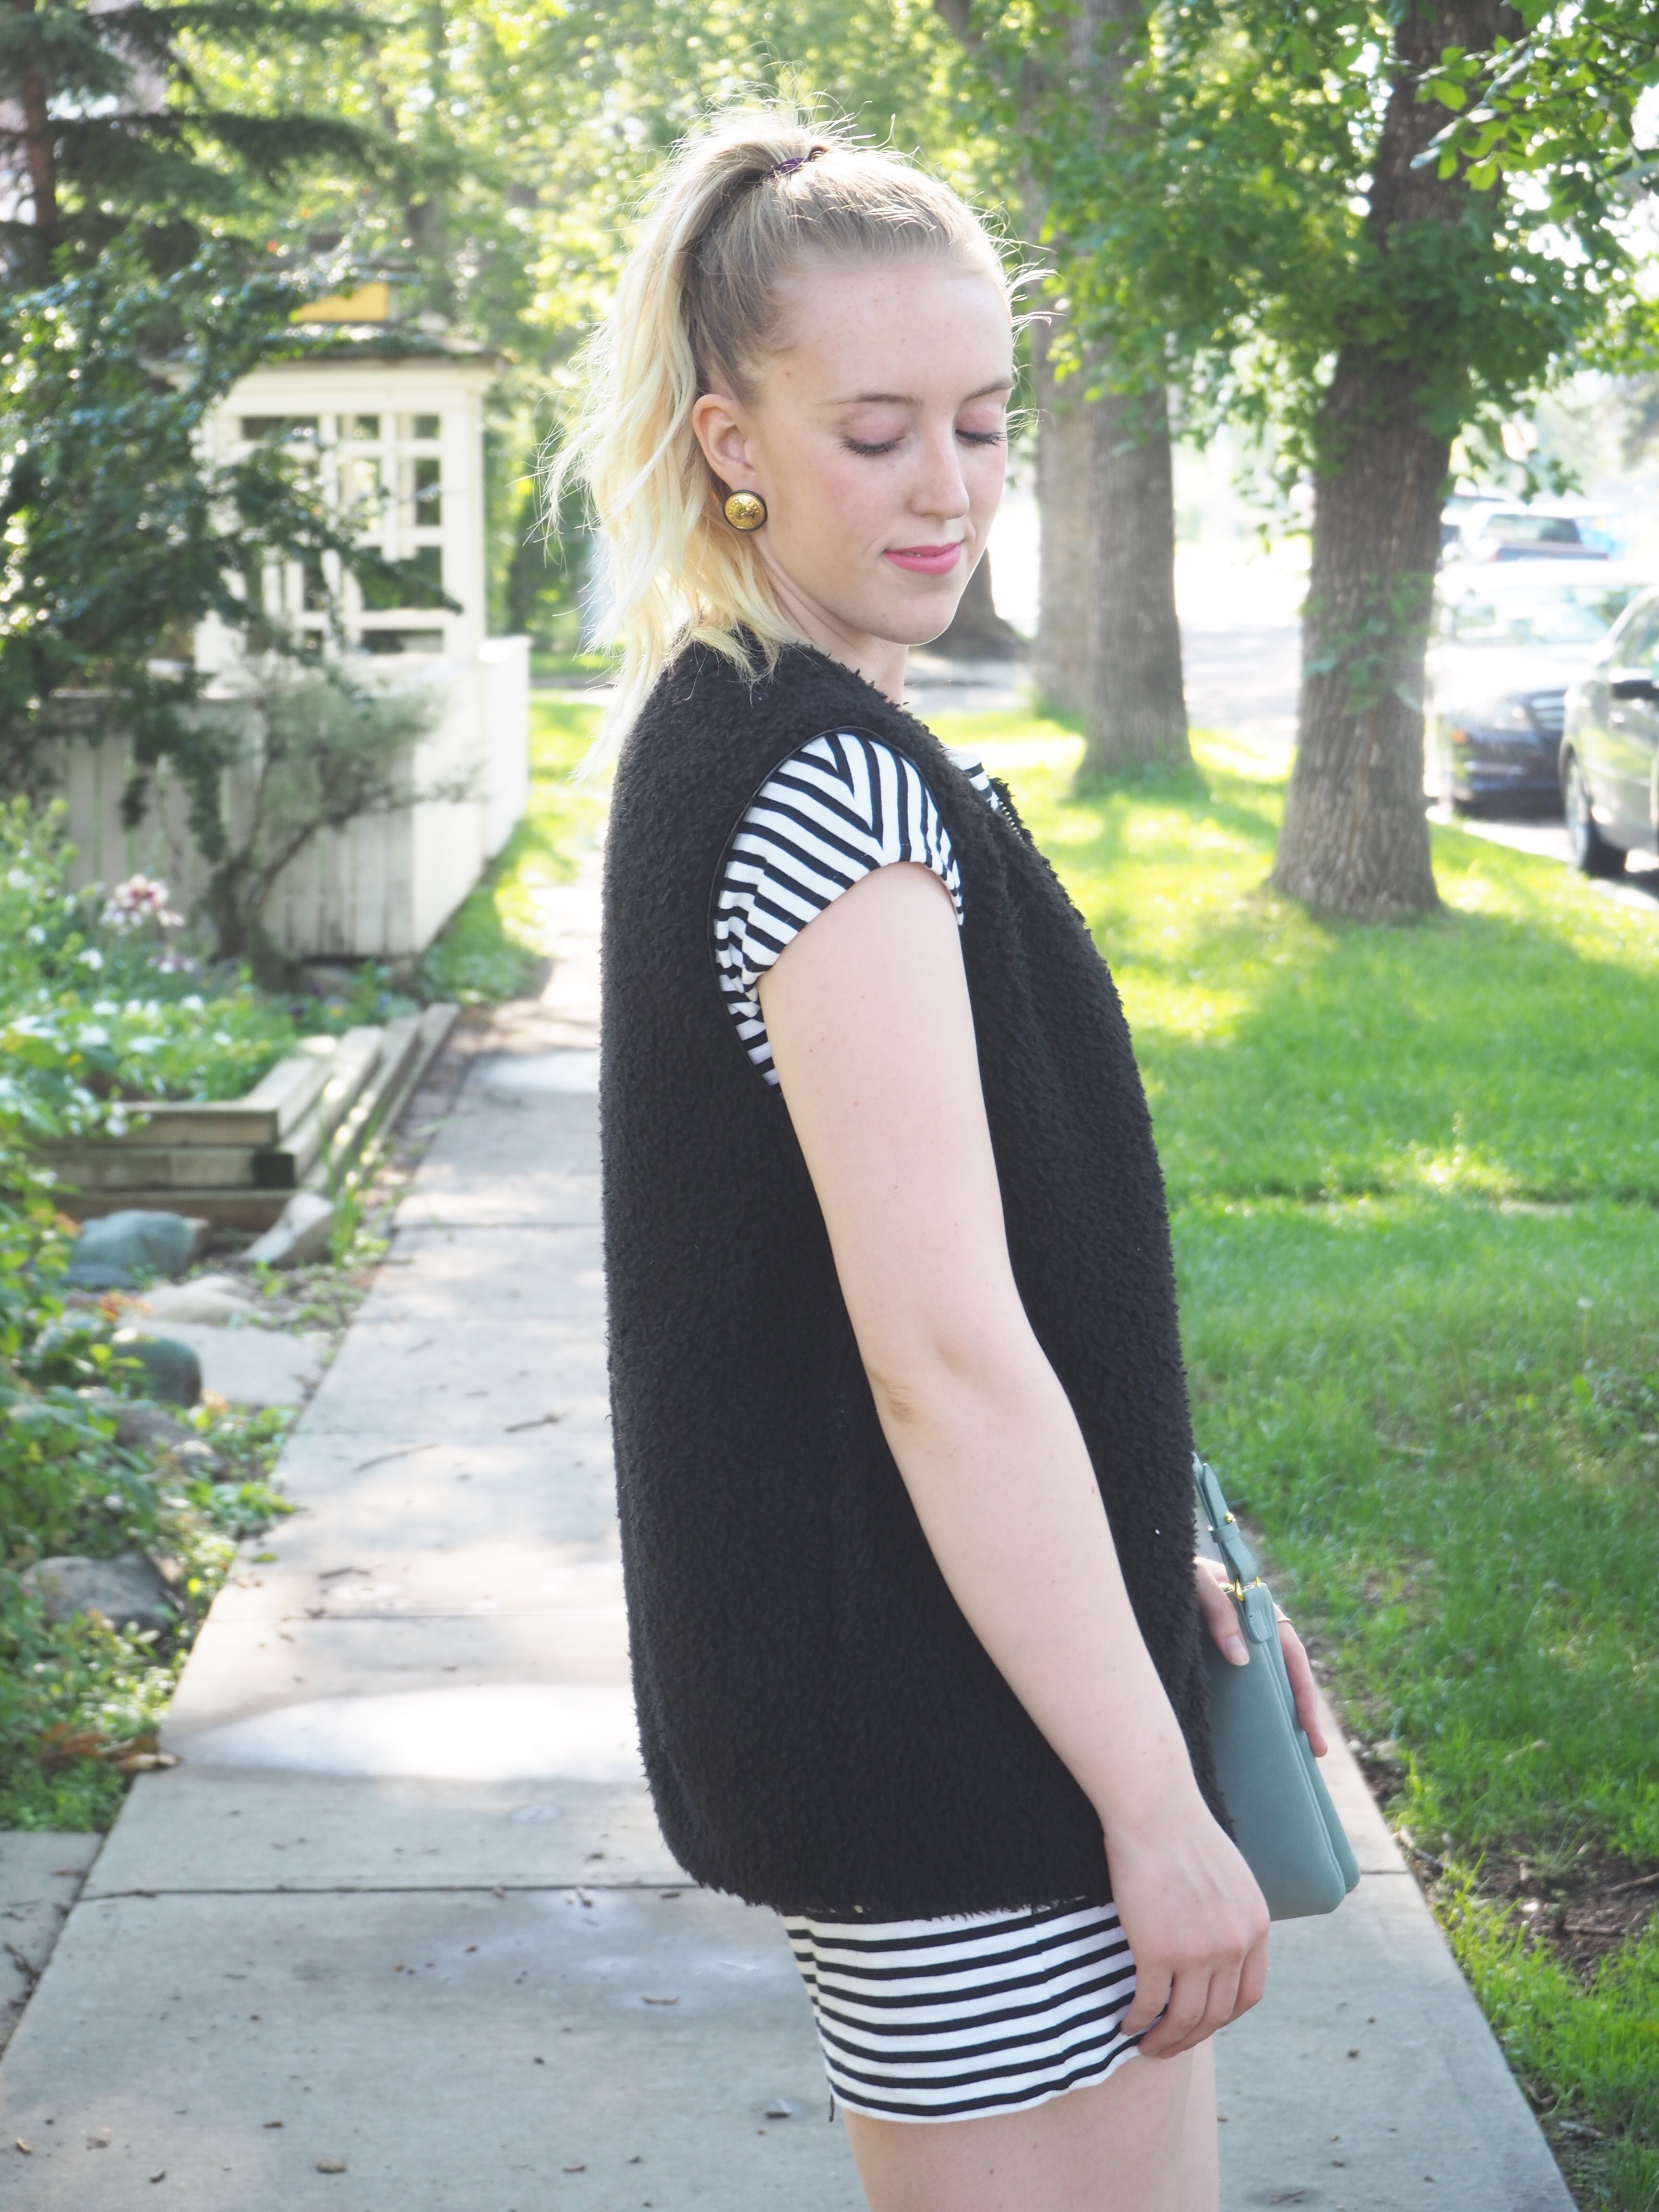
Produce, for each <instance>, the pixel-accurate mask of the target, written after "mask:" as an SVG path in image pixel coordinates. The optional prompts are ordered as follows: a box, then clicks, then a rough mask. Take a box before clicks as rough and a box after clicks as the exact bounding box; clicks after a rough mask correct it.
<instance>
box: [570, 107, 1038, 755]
mask: <svg viewBox="0 0 1659 2212" xmlns="http://www.w3.org/2000/svg"><path fill="white" fill-rule="evenodd" d="M908 252H929V253H937V254H940V255H945V256H950V257H953V258H957V259H960V260H962V261H963V262H965V263H967V264H969V265H970V266H972V267H974V268H975V269H979V270H983V272H984V273H985V274H986V275H987V276H990V277H991V278H992V280H993V281H994V283H997V284H998V285H999V286H1000V287H1002V288H1003V289H1004V290H1005V292H1006V289H1008V285H1007V279H1006V276H1005V272H1004V270H1003V266H1002V263H1001V260H1000V256H999V254H998V252H997V249H996V247H995V246H994V244H993V243H992V241H991V240H990V238H989V237H988V236H987V234H986V232H985V230H984V228H982V227H981V223H980V222H979V220H978V218H977V217H976V216H975V215H974V214H973V212H972V210H970V209H969V208H968V207H967V206H965V205H964V204H963V202H962V201H961V200H960V199H958V198H957V196H956V194H955V193H954V192H953V191H951V190H950V189H949V187H948V186H947V185H942V184H939V183H938V182H936V181H935V180H934V179H933V178H931V177H928V176H927V175H925V174H924V173H922V172H921V170H919V169H916V168H915V167H912V166H911V165H910V164H909V163H908V162H907V161H901V160H899V159H898V158H897V157H896V156H895V155H890V154H884V153H878V152H876V151H874V150H872V149H869V148H866V147H863V146H860V145H859V144H857V143H855V142H854V139H853V138H852V137H851V136H850V134H849V132H848V130H847V128H846V127H845V126H844V125H829V126H828V127H827V128H826V127H824V126H823V125H813V124H811V123H810V122H807V121H805V120H803V119H802V118H801V117H800V116H799V113H798V112H795V111H793V110H791V111H784V110H781V109H772V108H751V109H748V110H745V111H743V112H738V113H736V114H732V115H729V116H726V117H725V118H722V119H721V120H720V121H718V122H717V123H715V124H714V125H711V126H710V128H708V130H707V131H703V132H702V133H700V134H698V135H696V136H695V137H691V138H689V139H688V140H686V141H685V143H684V144H683V145H682V146H681V147H680V148H679V149H678V152H677V153H676V154H675V155H674V156H673V157H672V159H671V161H669V163H668V165H667V167H666V168H665V171H664V173H663V175H662V178H661V179H660V181H659V185H658V187H657V189H656V191H655V192H654V193H653V196H652V200H651V203H650V210H649V214H648V216H647V222H646V225H645V228H644V231H643V233H642V234H641V238H640V240H639V242H638V244H637V245H636V246H635V248H634V250H633V252H631V253H630V254H629V257H628V259H627V261H626V262H625V263H624V264H623V270H622V275H621V276H620V278H619V280H618V282H617V295H616V300H615V302H614V304H613V305H612V307H611V313H610V314H609V315H608V316H607V318H606V319H605V322H604V324H603V325H601V326H600V327H599V330H598V331H596V332H595V334H594V336H593V337H592V340H591V341H590V342H589V343H588V345H587V347H586V349H585V351H584V353H583V356H582V357H581V362H580V372H581V374H580V404H579V407H578V410H577V414H576V418H575V421H574V425H573V428H572V431H571V435H569V436H568V439H567V440H566V441H565V442H564V444H563V446H562V448H561V449H560V451H559V452H558V453H557V454H556V457H555V458H554V459H553V461H552V463H551V465H550V467H549V468H548V470H547V471H546V478H545V490H546V495H547V508H546V511H547V512H548V513H550V514H551V513H556V509H557V501H558V498H559V494H560V492H561V490H562V488H563V486H564V485H565V484H566V483H568V482H571V481H580V482H581V483H585V484H586V487H587V490H588V494H589V497H590V499H591V501H592V508H593V512H594V514H595V517H596V519H597V520H598V522H599V527H600V529H601V530H602V531H603V532H604V534H605V546H606V556H607V564H608V570H609V582H610V596H611V606H612V609H613V611H614V614H615V617H616V619H617V623H618V625H619V627H620V629H621V634H622V641H623V665H622V670H621V674H620V677H619V679H618V684H617V696H616V701H615V704H614V706H613V707H612V708H611V713H610V714H609V715H608V716H607V718H606V738H608V739H609V740H610V741H611V742H614V741H615V740H616V739H617V738H620V737H621V736H622V735H623V734H624V733H625V732H626V731H627V730H628V728H629V726H630V725H631V724H632V722H633V720H634V719H635V715H636V714H638V712H639V710H640V708H641V706H643V704H644V703H645V700H646V697H647V694H648V693H649V691H650V690H651V688H652V686H653V684H654V683H655V682H656V680H657V678H658V677H659V675H660V674H661V672H662V671H663V669H664V668H665V666H666V665H668V663H669V662H670V661H671V659H673V657H674V655H675V653H677V652H678V650H679V649H680V647H682V646H683V645H684V644H685V643H687V642H689V641H694V640H695V641H698V642H700V643H702V644H705V645H708V646H711V647H714V650H715V651H716V652H719V653H724V654H725V655H726V658H727V659H729V660H731V661H732V662H734V663H735V664H736V665H738V667H740V668H744V669H749V668H751V667H753V665H754V647H758V650H759V654H760V657H761V660H762V664H763V665H766V666H769V665H770V664H771V663H772V662H773V661H775V659H776V658H777V655H778V653H779V651H780V649H781V647H783V646H784V645H786V644H787V643H788V642H789V641H790V639H791V638H792V637H793V631H792V630H791V629H790V627H789V625H788V623H787V621H786V620H785V617H784V615H783V612H782V610H781V607H780V606H779V605H778V602H777V600H776V598H775V595H774V593H773V591H772V589H771V586H770V583H769V579H768V577H767V573H766V569H765V568H764V565H763V563H762V562H760V561H758V560H757V558H756V556H755V553H754V550H753V547H752V546H751V545H750V543H749V541H748V540H747V539H746V538H744V537H743V536H741V535H740V534H739V533H738V532H736V531H734V530H733V529H732V527H731V526H730V525H729V524H728V523H727V522H726V520H725V519H724V517H723V516H722V514H721V512H720V501H721V498H722V497H723V490H722V489H721V488H720V486H719V485H718V484H717V483H716V480H715V478H714V476H713V475H712V473H711V472H710V471H709V468H708V463H707V462H706V461H705V460H704V459H703V455H702V447H700V446H699V445H698V443H697V440H696V434H695V433H694V431H693V429H692V428H691V410H692V408H693V406H694V405H695V404H696V401H697V400H698V398H700V397H701V396H702V394H703V393H704V392H709V391H713V390H718V389H720V388H722V387H723V388H725V389H726V390H729V391H730V392H732V393H733V395H734V396H735V397H736V398H740V399H745V398H749V397H750V396H751V394H752V392H753V389H754V382H755V379H756V377H757V374H758V372H759V370H760V369H761V368H763V365H764V363H765V362H766V361H767V360H768V359H769V357H770V356H771V355H773V354H774V353H775V352H776V351H777V350H778V349H779V346H780V345H781V343H782V337H783V332H782V327H781V325H782V299H781V295H782V291H783V288H784V286H785V284H786V283H787V280H788V278H789V277H790V276H792V275H793V273H794V272H795V270H797V269H799V266H800V264H801V263H802V261H803V260H804V259H805V258H806V257H807V256H808V255H809V254H821V255H826V256H829V257H831V258H838V259H839V258H863V257H866V256H875V257H878V258H884V259H886V258H892V257H894V256H896V255H898V254H900V253H908ZM750 641H752V642H750ZM757 672H758V671H757ZM602 742H603V741H602Z"/></svg>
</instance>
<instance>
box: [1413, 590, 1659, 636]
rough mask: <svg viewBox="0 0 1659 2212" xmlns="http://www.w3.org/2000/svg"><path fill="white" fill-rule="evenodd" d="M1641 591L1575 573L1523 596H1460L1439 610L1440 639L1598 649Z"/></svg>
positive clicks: (1476, 593) (1478, 593)
mask: <svg viewBox="0 0 1659 2212" xmlns="http://www.w3.org/2000/svg"><path fill="white" fill-rule="evenodd" d="M1640 588H1641V587H1640V586H1639V585H1638V584H1634V583H1626V584H1616V583H1614V582H1613V580H1612V579H1611V577H1607V576H1584V575H1576V576H1574V577H1573V578H1572V579H1571V581H1569V580H1568V579H1567V578H1565V576H1563V577H1552V578H1551V580H1550V581H1549V583H1548V584H1547V586H1543V585H1539V584H1534V585H1533V587H1532V588H1531V589H1530V590H1528V591H1524V592H1522V591H1504V592H1495V591H1494V592H1486V591H1467V592H1459V594H1458V595H1457V597H1456V598H1455V599H1453V600H1452V601H1451V602H1450V603H1449V605H1444V606H1443V607H1442V609H1441V611H1440V635H1442V637H1443V638H1445V639H1447V640H1448V641H1449V642H1450V643H1452V644H1454V645H1594V644H1595V641H1596V640H1597V639H1598V638H1601V637H1604V636H1605V635H1607V631H1608V630H1609V629H1611V628H1612V626H1613V623H1615V622H1616V621H1617V620H1618V619H1619V617H1620V615H1621V614H1622V613H1623V612H1624V611H1625V609H1626V607H1627V606H1628V605H1629V604H1630V602H1631V600H1632V599H1634V597H1635V596H1636V593H1637V592H1638V590H1639V589H1640Z"/></svg>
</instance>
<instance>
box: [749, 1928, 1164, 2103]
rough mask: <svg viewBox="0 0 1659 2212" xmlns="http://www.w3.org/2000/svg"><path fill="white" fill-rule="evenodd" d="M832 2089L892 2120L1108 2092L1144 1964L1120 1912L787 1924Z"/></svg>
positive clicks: (1126, 2052) (1130, 2052)
mask: <svg viewBox="0 0 1659 2212" xmlns="http://www.w3.org/2000/svg"><path fill="white" fill-rule="evenodd" d="M783 1924H784V1928H785V1930H786V1932H787V1935H788V1937H789V1942H790V1947H791V1948H792V1949H793V1952H794V1954H795V1963H796V1965H797V1966H799V1969H800V1973H801V1978H802V1979H803V1981H805V1984H806V1988H807V1993H808V1995H809V1996H811V2000H812V2010H813V2014H814V2016H815V2018H816V2020H817V2031H818V2041H819V2043H820V2045H822V2047H823V2061H824V2067H825V2069H826V2071H827V2072H828V2074H829V2086H830V2087H831V2089H832V2090H833V2091H834V2092H835V2094H836V2098H837V2099H838V2100H839V2101H840V2102H841V2103H842V2105H844V2106H846V2107H847V2109H848V2111H849V2112H865V2113H868V2114H869V2115H870V2116H871V2117H872V2118H875V2119H883V2120H921V2121H929V2120H965V2119H976V2118H988V2117H991V2116H992V2115H994V2114H998V2113H1005V2112H1029V2111H1030V2110H1031V2109H1032V2108H1033V2107H1034V2106H1038V2105H1044V2104H1047V2103H1048V2101H1049V2100H1050V2099H1052V2098H1054V2097H1061V2096H1064V2095H1065V2094H1066V2092H1067V2091H1068V2090H1071V2089H1081V2088H1087V2087H1091V2086H1092V2085H1094V2084H1095V2083H1097V2082H1101V2081H1105V2080H1106V2079H1107V2077H1108V2075H1111V2074H1113V2073H1115V2071H1116V2069H1118V2067H1119V2066H1121V2064H1122V2063H1123V2062H1124V2060H1125V2059H1127V2058H1132V2057H1133V2056H1134V2053H1135V2049H1136V2045H1137V2043H1138V2041H1139V2039H1138V2038H1136V2037H1133V2036H1126V2035H1124V2034H1123V2033H1121V2021H1122V2019H1123V2015H1124V2014H1125V2013H1126V2012H1127V2010H1128V2008H1129V2004H1130V2001H1131V1999H1132V1998H1133V1996H1134V1991H1135V1964H1134V1960H1133V1956H1132V1955H1131V1954H1130V1950H1129V1946H1128V1942H1127V1939H1126V1938H1125V1936H1124V1934H1123V1930H1122V1929H1121V1927H1120V1925H1119V1924H1118V1917H1117V1913H1116V1911H1115V1908H1114V1907H1113V1906H1112V1905H1079V1904H1075V1903H1073V1904H1059V1905H1034V1906H1030V1907H1029V1908H1027V1909H1025V1910H1024V1911H1017V1912H985V1913H973V1914H967V1915H963V1917H960V1918H956V1919H950V1920H898V1921H894V1920H887V1921H850V1922H848V1921H830V1920H816V1919H810V1918H805V1917H799V1916H797V1915H793V1914H787V1915H785V1916H784V1922H783Z"/></svg>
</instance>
